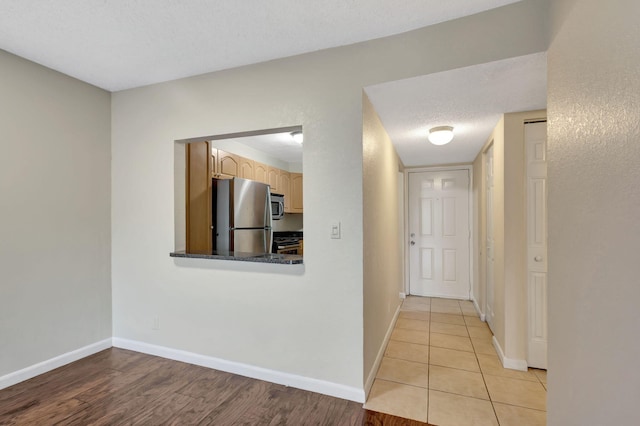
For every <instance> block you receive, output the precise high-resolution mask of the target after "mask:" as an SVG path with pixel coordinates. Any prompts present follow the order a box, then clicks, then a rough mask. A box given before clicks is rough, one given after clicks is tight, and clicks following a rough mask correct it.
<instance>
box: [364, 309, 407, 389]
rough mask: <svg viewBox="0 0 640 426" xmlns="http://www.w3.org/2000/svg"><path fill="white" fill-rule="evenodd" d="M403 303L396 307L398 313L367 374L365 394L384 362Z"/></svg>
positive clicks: (394, 316)
mask: <svg viewBox="0 0 640 426" xmlns="http://www.w3.org/2000/svg"><path fill="white" fill-rule="evenodd" d="M401 307H402V304H400V305H398V308H397V309H396V313H395V314H394V315H393V319H392V320H391V324H389V328H388V329H387V334H385V336H384V340H383V341H382V345H381V346H380V349H379V350H378V355H377V356H376V360H375V361H374V362H373V367H371V370H370V371H369V375H368V376H367V381H366V382H365V383H364V394H365V397H366V395H369V391H370V390H371V386H373V381H374V380H375V379H376V373H377V372H378V368H380V363H381V362H382V358H383V357H384V351H385V349H386V348H387V344H388V343H389V339H391V333H393V328H394V327H395V325H396V321H397V319H398V315H400V308H401Z"/></svg>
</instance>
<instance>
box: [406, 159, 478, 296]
mask: <svg viewBox="0 0 640 426" xmlns="http://www.w3.org/2000/svg"><path fill="white" fill-rule="evenodd" d="M454 170H466V171H467V172H468V173H469V188H467V196H468V198H469V212H468V213H469V214H468V220H469V239H468V244H469V294H468V297H469V299H468V300H473V290H474V288H475V282H474V280H473V268H474V265H475V263H476V260H475V247H474V246H473V240H474V236H475V233H476V228H475V226H474V223H473V212H474V209H475V204H474V202H473V165H472V164H459V165H449V166H446V165H445V166H426V167H407V168H405V169H404V194H403V197H404V200H403V203H404V237H405V239H404V242H405V244H404V249H403V256H404V294H405V295H409V294H410V293H409V279H410V274H411V271H410V267H411V264H410V259H409V257H410V256H409V246H408V245H409V238H407V235H408V234H409V173H422V172H441V171H454Z"/></svg>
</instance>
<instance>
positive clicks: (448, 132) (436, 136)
mask: <svg viewBox="0 0 640 426" xmlns="http://www.w3.org/2000/svg"><path fill="white" fill-rule="evenodd" d="M452 139H453V127H451V126H438V127H434V128H432V129H430V130H429V142H431V143H432V144H434V145H446V144H448V143H449V142H451V140H452Z"/></svg>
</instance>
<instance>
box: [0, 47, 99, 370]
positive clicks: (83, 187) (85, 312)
mask: <svg viewBox="0 0 640 426" xmlns="http://www.w3.org/2000/svg"><path fill="white" fill-rule="evenodd" d="M0 94H1V95H0V146H1V148H2V155H0V212H1V216H2V220H1V221H0V377H1V376H3V375H5V374H7V373H10V372H14V371H17V370H20V369H23V368H25V367H28V366H30V365H32V364H35V363H38V362H41V361H44V360H48V359H50V358H53V357H55V356H58V355H61V354H63V353H66V352H69V351H72V350H75V349H78V348H81V347H83V346H86V345H89V344H92V343H95V342H98V341H100V340H103V339H106V338H110V337H111V245H110V241H111V223H110V221H111V214H110V197H111V188H110V167H111V161H110V138H111V130H110V129H111V113H110V108H111V95H110V94H109V93H108V92H105V91H104V90H100V89H98V88H96V87H94V86H90V85H88V84H86V83H81V82H80V81H78V80H75V79H73V78H71V77H67V76H65V75H62V74H60V73H57V72H55V71H52V70H50V69H48V68H45V67H42V66H40V65H36V64H34V63H32V62H29V61H26V60H24V59H21V58H18V57H17V56H14V55H11V54H9V53H7V52H5V51H2V50H0Z"/></svg>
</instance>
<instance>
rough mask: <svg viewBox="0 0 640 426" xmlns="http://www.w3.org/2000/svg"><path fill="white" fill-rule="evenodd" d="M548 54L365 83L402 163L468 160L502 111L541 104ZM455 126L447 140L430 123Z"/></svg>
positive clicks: (470, 159) (436, 163) (545, 103)
mask: <svg viewBox="0 0 640 426" xmlns="http://www.w3.org/2000/svg"><path fill="white" fill-rule="evenodd" d="M546 77H547V57H546V53H537V54H533V55H526V56H521V57H517V58H511V59H506V60H502V61H496V62H491V63H487V64H481V65H475V66H471V67H466V68H459V69H455V70H451V71H447V72H441V73H435V74H429V75H425V76H421V77H416V78H410V79H406V80H400V81H394V82H389V83H384V84H379V85H375V86H370V87H367V88H365V91H366V93H367V95H368V96H369V99H370V100H371V103H372V104H373V106H374V107H375V109H376V111H377V112H378V115H379V116H380V119H381V121H382V124H383V125H384V127H385V129H386V130H387V133H388V134H389V137H390V138H391V140H392V142H393V144H394V145H395V147H396V151H397V152H398V155H399V156H400V158H401V160H402V162H403V163H404V165H405V166H429V165H438V164H452V163H461V162H471V161H473V160H474V158H475V157H476V155H477V154H478V152H479V151H480V149H481V148H482V145H483V144H484V143H485V142H486V140H487V139H488V137H489V135H490V134H491V131H492V130H493V128H494V127H495V125H496V124H497V123H498V120H499V119H500V115H501V114H502V113H507V112H519V111H531V110H535V109H545V108H546V105H547V78H546ZM444 125H449V126H453V127H454V135H455V136H454V139H453V141H452V142H451V143H449V144H448V145H443V146H435V145H432V144H430V143H429V142H428V141H427V134H428V133H429V129H430V128H432V127H435V126H444Z"/></svg>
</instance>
